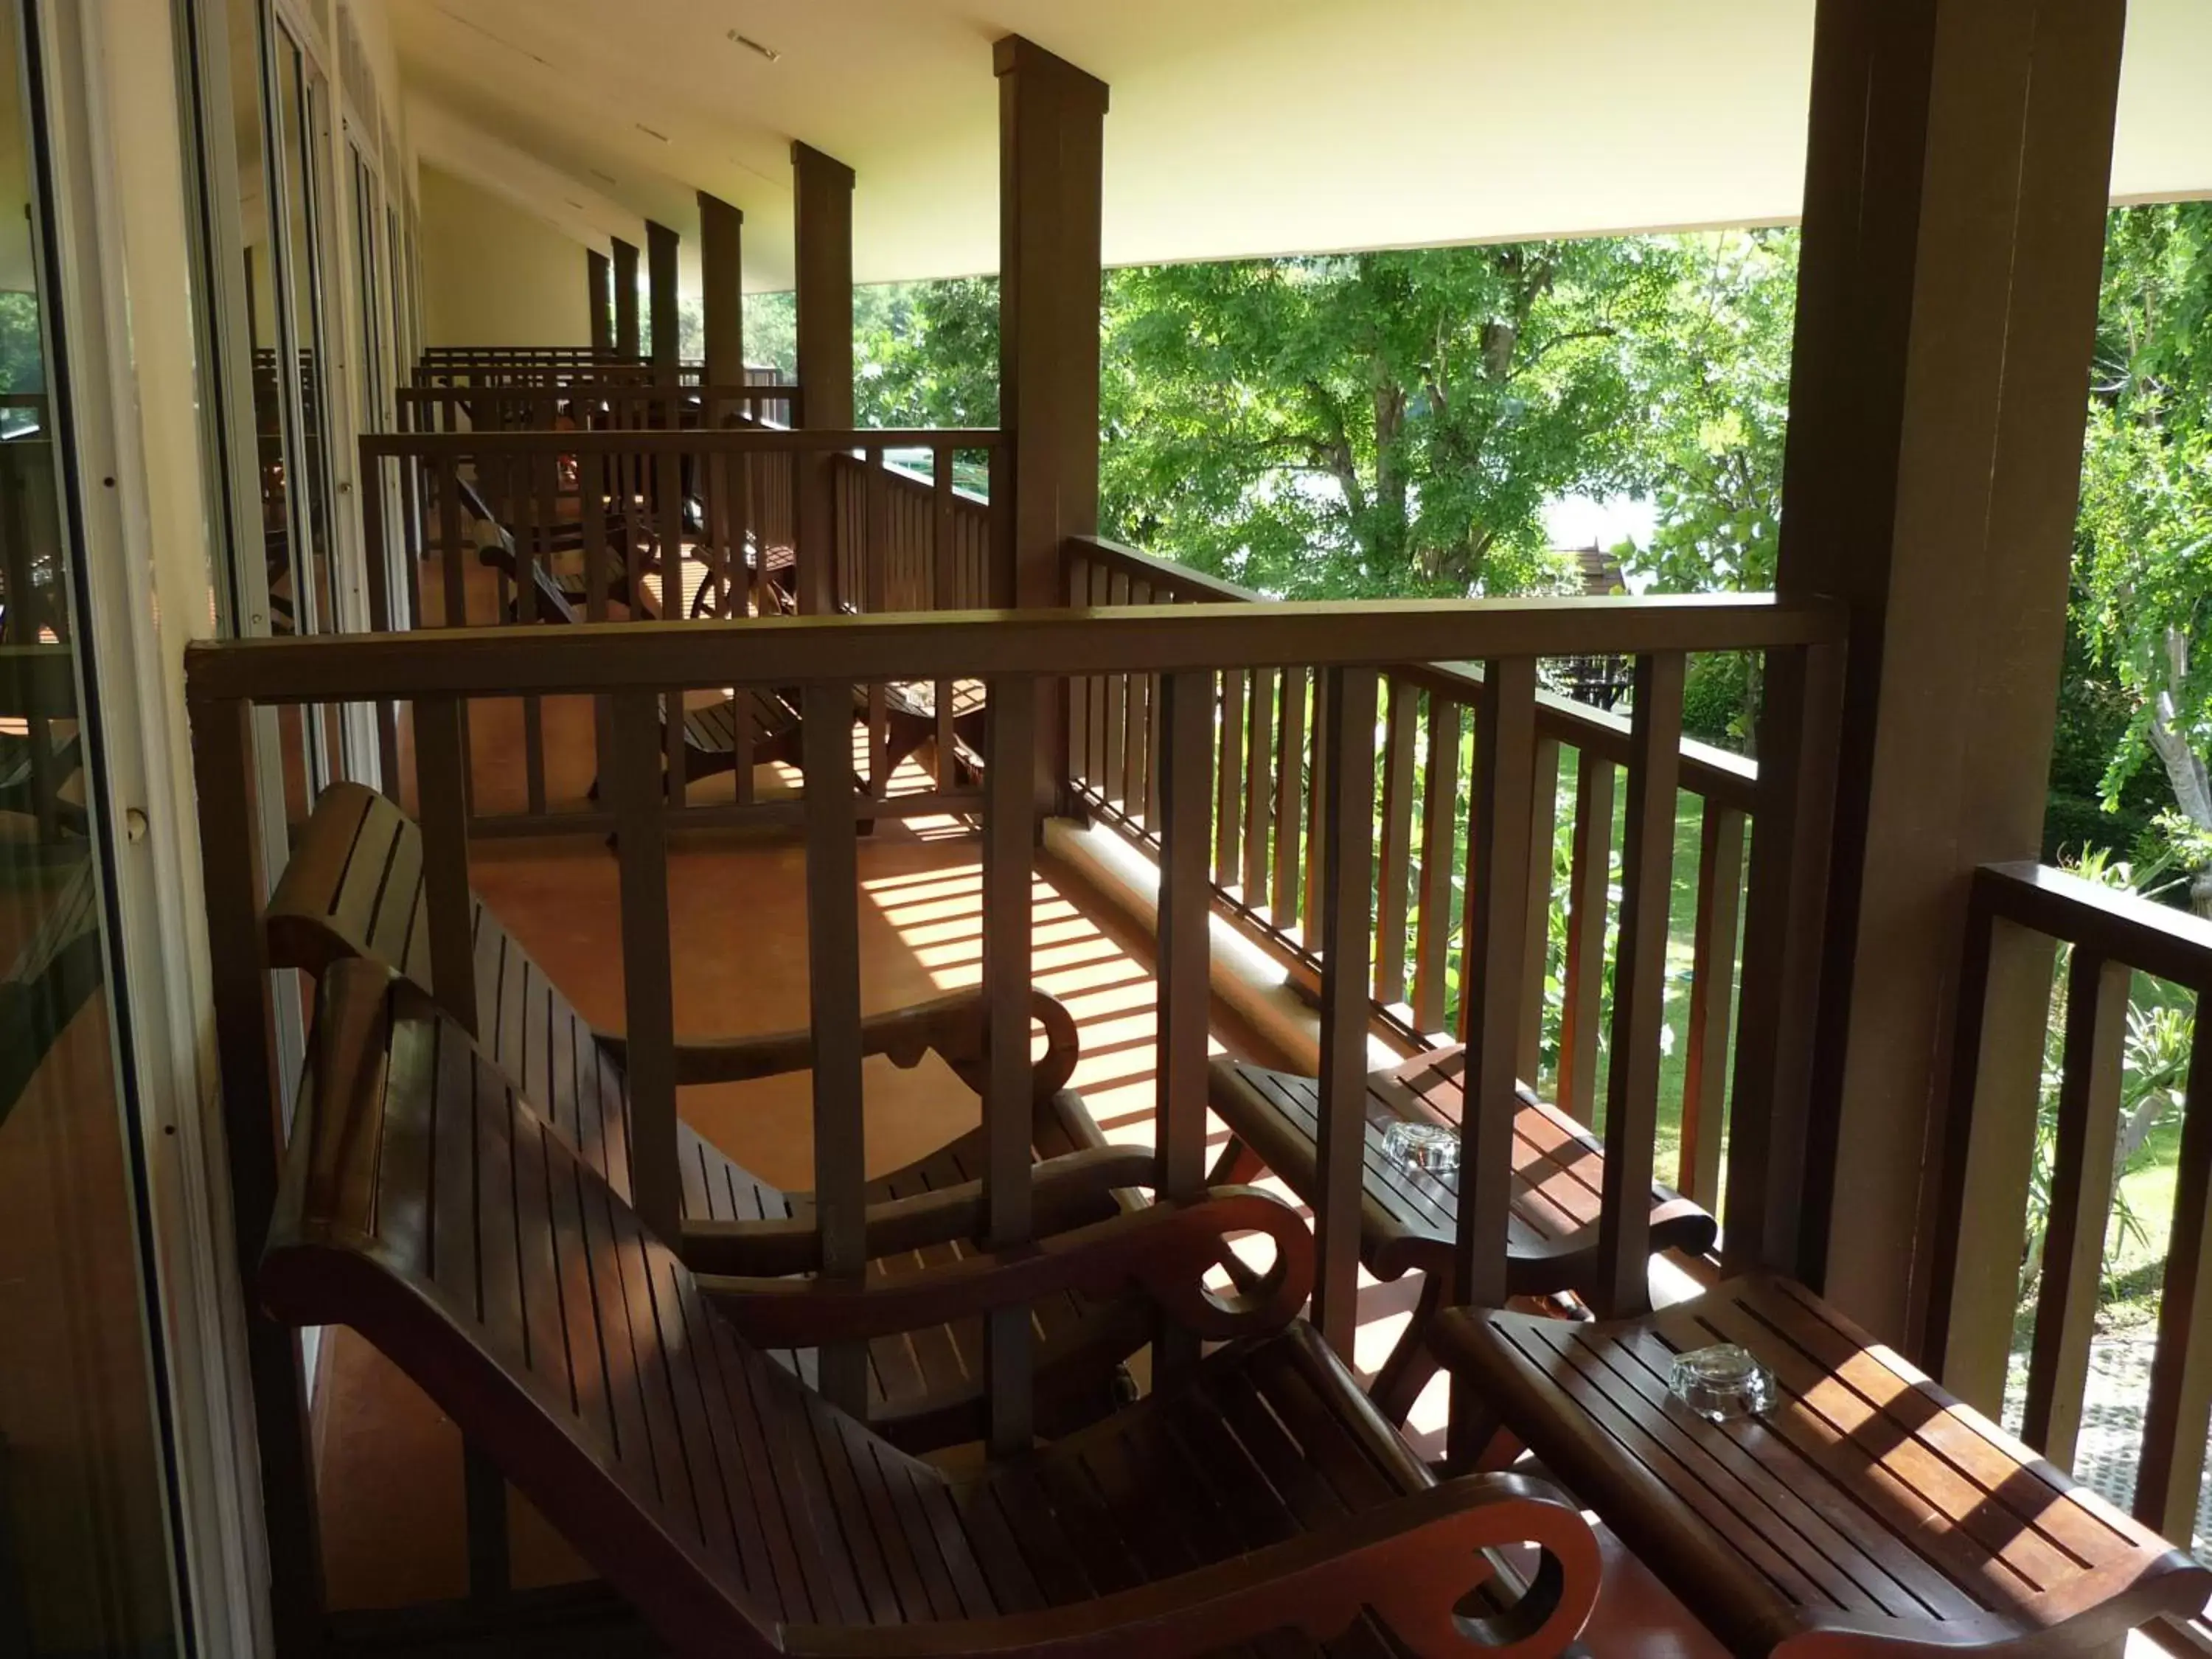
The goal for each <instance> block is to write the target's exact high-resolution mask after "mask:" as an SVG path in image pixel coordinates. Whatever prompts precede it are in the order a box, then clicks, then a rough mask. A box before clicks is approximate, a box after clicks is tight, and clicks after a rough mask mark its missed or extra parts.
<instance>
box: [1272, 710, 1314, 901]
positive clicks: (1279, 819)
mask: <svg viewBox="0 0 2212 1659" xmlns="http://www.w3.org/2000/svg"><path fill="white" fill-rule="evenodd" d="M1281 714H1282V718H1281V721H1280V726H1281V736H1280V737H1279V739H1278V741H1277V746H1276V750H1275V867H1274V888H1273V891H1272V892H1271V893H1270V894H1269V895H1268V897H1267V917H1268V920H1269V921H1273V923H1274V924H1275V926H1276V927H1285V928H1288V927H1296V926H1297V921H1298V870H1299V860H1298V835H1299V831H1300V829H1302V828H1303V822H1302V821H1303V819H1304V816H1305V814H1304V810H1303V809H1304V805H1305V787H1306V671H1305V670H1304V669H1303V668H1285V670H1283V707H1282V711H1281Z"/></svg>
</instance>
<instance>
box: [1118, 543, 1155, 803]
mask: <svg viewBox="0 0 2212 1659" xmlns="http://www.w3.org/2000/svg"><path fill="white" fill-rule="evenodd" d="M1128 602H1129V603H1130V604H1131V605H1150V604H1151V603H1152V584H1151V583H1150V582H1147V581H1143V580H1139V579H1137V578H1135V577H1132V578H1131V579H1130V580H1129V599H1128ZM1125 678H1126V679H1127V690H1126V691H1125V692H1124V694H1123V695H1124V696H1125V698H1126V701H1125V702H1124V703H1123V705H1122V713H1123V714H1124V716H1125V717H1126V720H1127V730H1126V731H1125V732H1124V733H1123V735H1122V738H1121V758H1122V765H1123V767H1124V770H1123V773H1122V775H1121V811H1122V812H1123V814H1124V815H1125V816H1126V817H1127V818H1128V820H1129V822H1130V823H1132V824H1133V825H1135V826H1137V827H1138V828H1139V829H1142V830H1144V831H1146V832H1148V833H1149V832H1152V831H1153V830H1155V829H1157V827H1158V819H1157V818H1156V817H1153V815H1152V810H1151V808H1152V748H1151V745H1150V744H1149V743H1148V742H1147V739H1148V738H1150V737H1151V735H1152V676H1151V675H1149V674H1130V675H1127V676H1126V677H1125Z"/></svg>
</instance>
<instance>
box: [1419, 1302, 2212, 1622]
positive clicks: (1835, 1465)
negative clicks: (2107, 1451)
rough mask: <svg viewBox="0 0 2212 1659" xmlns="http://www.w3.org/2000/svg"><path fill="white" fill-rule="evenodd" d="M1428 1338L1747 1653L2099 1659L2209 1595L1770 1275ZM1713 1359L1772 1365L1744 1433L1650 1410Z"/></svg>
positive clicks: (2100, 1506) (2079, 1490) (1511, 1317)
mask: <svg viewBox="0 0 2212 1659" xmlns="http://www.w3.org/2000/svg"><path fill="white" fill-rule="evenodd" d="M1431 1340H1433V1341H1434V1342H1435V1344H1436V1346H1437V1351H1438V1352H1439V1354H1440V1355H1441V1356H1442V1357H1443V1361H1444V1363H1445V1364H1447V1365H1448V1366H1449V1368H1450V1369H1451V1370H1453V1371H1454V1373H1455V1375H1457V1376H1463V1377H1465V1378H1467V1379H1468V1380H1469V1381H1470V1382H1471V1383H1473V1384H1474V1389H1475V1391H1476V1392H1477V1393H1478V1394H1480V1395H1481V1396H1482V1397H1483V1398H1485V1399H1486V1401H1489V1402H1490V1404H1491V1406H1492V1408H1493V1409H1494V1410H1495V1411H1496V1413H1497V1414H1498V1419H1499V1420H1500V1422H1501V1423H1502V1424H1503V1425H1504V1427H1505V1428H1506V1429H1508V1430H1509V1431H1510V1432H1511V1434H1512V1435H1514V1436H1516V1437H1519V1438H1520V1439H1522V1440H1523V1441H1525V1442H1526V1443H1528V1447H1529V1448H1530V1449H1532V1450H1534V1452H1535V1453H1536V1455H1538V1456H1539V1457H1540V1458H1541V1459H1542V1460H1543V1462H1544V1463H1545V1465H1546V1467H1547V1468H1549V1469H1550V1470H1552V1471H1553V1473H1554V1474H1557V1475H1558V1476H1559V1479H1560V1480H1563V1481H1564V1482H1565V1483H1566V1484H1567V1485H1568V1486H1571V1487H1572V1488H1573V1490H1574V1491H1575V1492H1576V1493H1577V1495H1578V1496H1579V1497H1580V1498H1583V1500H1584V1501H1586V1502H1587V1503H1589V1504H1590V1505H1591V1506H1592V1507H1593V1508H1595V1510H1597V1512H1598V1513H1599V1514H1600V1515H1601V1516H1603V1517H1604V1519H1605V1520H1606V1522H1607V1523H1608V1524H1609V1525H1610V1526H1611V1527H1612V1528H1613V1529H1614V1530H1615V1531H1616V1532H1618V1533H1619V1534H1620V1537H1621V1539H1622V1540H1623V1541H1625V1542H1626V1544H1627V1545H1628V1547H1630V1548H1631V1549H1632V1550H1633V1551H1635V1553H1637V1555H1638V1557H1640V1558H1641V1559H1643V1560H1644V1563H1645V1564H1646V1565H1649V1566H1650V1568H1651V1569H1652V1571H1655V1572H1656V1573H1657V1574H1658V1576H1659V1577H1661V1578H1662V1580H1664V1581H1665V1583H1666V1584H1667V1586H1668V1589H1671V1590H1673V1591H1674V1594H1675V1595H1677V1596H1679V1597H1680V1598H1681V1600H1682V1601H1683V1603H1684V1605H1686V1607H1689V1609H1690V1610H1691V1611H1692V1613H1695V1614H1696V1615H1697V1616H1698V1617H1699V1619H1700V1620H1703V1621H1704V1622H1705V1625H1706V1626H1708V1627H1709V1628H1710V1629H1711V1631H1712V1632H1713V1633H1714V1634H1715V1635H1717V1637H1719V1638H1721V1640H1722V1641H1723V1642H1725V1643H1726V1644H1728V1645H1729V1647H1730V1648H1731V1649H1732V1650H1734V1651H1735V1652H1736V1653H1738V1654H1740V1655H1744V1656H1747V1659H1749V1656H1763V1655H1766V1654H1770V1653H1777V1654H1784V1653H1786V1654H1789V1655H1793V1656H1813V1655H1820V1656H1830V1655H1834V1656H1841V1655H1845V1654H1858V1653H1864V1654H1868V1655H1873V1654H1876V1653H1879V1654H1882V1655H1893V1654H1894V1655H1901V1654H1908V1653H1911V1654H1934V1653H1938V1652H1941V1653H1954V1652H1956V1651H1958V1650H1962V1649H1972V1650H1985V1651H1990V1652H2000V1653H2006V1654H2015V1653H2016V1654H2027V1653H2034V1654H2038V1655H2081V1656H2087V1655H2091V1654H2106V1653H2110V1652H2113V1651H2116V1650H2117V1648H2116V1644H2117V1642H2118V1638H2119V1637H2120V1636H2121V1635H2122V1634H2123V1633H2124V1632H2126V1631H2128V1630H2130V1629H2132V1628H2134V1627H2135V1626H2138V1625H2140V1624H2142V1622H2143V1621H2144V1620H2148V1619H2150V1618H2152V1617H2153V1616H2154V1615H2156V1614H2159V1613H2171V1614H2175V1615H2180V1616H2187V1615H2190V1614H2192V1613H2195V1612H2197V1610H2198V1609H2199V1608H2201V1607H2203V1604H2204V1601H2205V1598H2206V1595H2208V1593H2212V1572H2208V1571H2206V1570H2205V1569H2204V1568H2203V1567H2201V1566H2199V1565H2197V1564H2196V1563H2195V1562H2194V1561H2192V1560H2191V1559H2189V1557H2187V1556H2186V1555H2185V1554H2183V1553H2181V1552H2180V1551H2179V1550H2178V1549H2176V1548H2174V1547H2172V1545H2170V1544H2168V1543H2167V1542H2166V1541H2165V1540H2164V1539H2161V1538H2159V1537H2156V1536H2154V1534H2151V1533H2150V1532H2148V1530H2146V1529H2145V1528H2142V1526H2140V1525H2138V1524H2137V1523H2136V1522H2134V1521H2132V1520H2130V1519H2129V1518H2128V1517H2127V1516H2124V1515H2122V1514H2121V1513H2120V1512H2119V1511H2118V1510H2115V1509H2114V1508H2112V1506H2111V1505H2110V1504H2106V1502H2105V1501H2104V1500H2103V1499H2101V1498H2098V1497H2097V1496H2096V1495H2095V1494H2094V1493H2093V1492H2089V1491H2088V1490H2087V1489H2086V1488H2085V1487H2082V1486H2079V1485H2077V1484H2076V1483H2075V1481H2073V1480H2071V1479H2069V1477H2068V1476H2067V1475H2066V1474H2063V1473H2062V1472H2061V1471H2060V1470H2058V1469H2056V1468H2052V1467H2051V1465H2050V1464H2048V1463H2046V1462H2044V1461H2042V1460H2041V1459H2040V1458H2039V1457H2037V1456H2036V1455H2034V1454H2033V1452H2032V1451H2030V1450H2029V1449H2027V1447H2025V1446H2023V1445H2021V1443H2019V1442H2018V1441H2016V1440H2015V1439H2014V1438H2012V1437H2011V1436H2009V1435H2008V1434H2006V1433H2005V1432H2004V1431H2002V1429H2000V1428H1998V1427H1997V1426H1996V1425H1995V1424H1993V1423H1991V1422H1990V1420H1989V1419H1986V1418H1984V1416H1982V1415H1981V1413H1978V1412H1976V1411H1974V1410H1973V1409H1972V1407H1968V1406H1966V1405H1964V1404H1962V1403H1961V1402H1960V1401H1958V1400H1957V1399H1955V1398H1954V1397H1953V1396H1952V1395H1949V1394H1948V1393H1946V1392H1945V1391H1944V1390H1943V1389H1941V1388H1939V1387H1938V1386H1936V1384H1935V1383H1931V1382H1930V1381H1929V1380H1928V1378H1926V1377H1925V1376H1922V1375H1921V1373H1920V1372H1919V1371H1918V1370H1915V1369H1914V1368H1913V1367H1912V1366H1911V1365H1910V1364H1907V1363H1905V1361H1904V1360H1903V1359H1901V1358H1899V1356H1897V1355H1896V1354H1894V1353H1893V1352H1890V1351H1889V1350H1888V1349H1887V1348H1885V1347H1883V1346H1881V1345H1879V1344H1877V1343H1875V1342H1874V1341H1873V1340H1871V1339H1869V1337H1868V1335H1867V1334H1866V1333H1865V1332H1863V1331H1862V1330H1860V1329H1859V1328H1857V1326H1855V1325H1853V1324H1852V1323H1851V1322H1850V1321H1849V1320H1847V1319H1845V1318H1844V1317H1843V1316H1842V1315H1840V1314H1838V1312H1836V1310H1834V1309H1832V1308H1831V1307H1829V1306H1828V1305H1827V1304H1826V1303H1825V1302H1823V1301H1822V1300H1821V1299H1820V1297H1817V1296H1815V1295H1814V1294H1813V1293H1812V1292H1811V1291H1808V1290H1807V1289H1805V1288H1804V1287H1803V1286H1802V1285H1798V1284H1796V1283H1794V1282H1793V1281H1791V1280H1790V1279H1784V1278H1781V1277H1779V1276H1777V1275H1773V1274H1767V1273H1760V1274H1755V1275H1750V1276H1746V1277H1743V1278H1739V1279H1731V1280H1729V1281H1728V1282H1726V1283H1724V1284H1723V1285H1718V1286H1717V1287H1716V1288H1715V1289H1713V1290H1711V1291H1707V1292H1706V1293H1705V1295H1703V1296H1701V1297H1697V1298H1696V1299H1695V1300H1693V1301H1691V1302H1686V1303H1682V1304H1678V1305H1676V1306H1674V1307H1671V1308H1668V1309H1666V1310H1663V1311H1662V1312H1660V1313H1657V1314H1653V1315H1650V1316H1645V1317H1644V1318H1640V1319H1624V1320H1618V1321H1610V1322H1604V1323H1598V1324H1577V1323H1574V1322H1568V1321H1563V1320H1552V1319H1541V1318H1532V1317H1529V1316H1524V1315H1519V1314H1513V1313H1499V1312H1492V1313H1484V1312H1477V1311H1471V1310H1462V1309H1454V1310H1449V1311H1448V1312H1446V1313H1444V1314H1443V1315H1442V1316H1440V1317H1439V1318H1438V1319H1437V1322H1436V1324H1435V1327H1434V1329H1433V1332H1432V1336H1431ZM1721 1342H1733V1343H1736V1344H1739V1345H1741V1346H1743V1347H1745V1348H1747V1349H1749V1350H1750V1351H1751V1352H1753V1353H1754V1354H1756V1355H1757V1356H1758V1357H1759V1358H1760V1359H1761V1360H1762V1361H1763V1362H1764V1363H1765V1364H1767V1365H1768V1366H1769V1367H1771V1370H1773V1372H1774V1376H1775V1382H1776V1384H1777V1388H1778V1396H1779V1398H1778V1403H1777V1404H1776V1405H1775V1406H1774V1407H1773V1408H1772V1409H1771V1410H1769V1411H1767V1412H1766V1413H1764V1414H1763V1415H1761V1416H1760V1417H1758V1418H1756V1419H1740V1420H1737V1421H1735V1422H1731V1423H1729V1424H1726V1425H1714V1424H1711V1423H1708V1422H1706V1421H1705V1420H1704V1419H1700V1418H1698V1417H1695V1416H1693V1415H1692V1414H1691V1413H1688V1412H1686V1411H1685V1410H1684V1409H1683V1408H1682V1407H1680V1405H1679V1404H1677V1403H1675V1402H1674V1401H1672V1400H1670V1398H1669V1397H1668V1389H1667V1384H1668V1366H1669V1364H1670V1362H1671V1361H1672V1359H1673V1358H1674V1355H1675V1354H1677V1353H1679V1352H1683V1351H1684V1350H1686V1349H1693V1348H1701V1347H1705V1346H1711V1345H1712V1344H1715V1343H1721Z"/></svg>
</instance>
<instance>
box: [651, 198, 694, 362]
mask: <svg viewBox="0 0 2212 1659" xmlns="http://www.w3.org/2000/svg"><path fill="white" fill-rule="evenodd" d="M677 240H678V239H677V235H676V233H675V232H674V231H672V230H671V229H669V228H668V227H667V226H666V225H663V224H656V223H654V222H653V221H652V220H650V219H648V220H647V221H646V222H645V264H646V275H645V282H646V289H647V300H648V301H649V302H650V304H651V307H652V309H651V312H650V313H649V315H650V318H651V320H652V323H653V379H654V380H660V381H664V382H666V383H669V384H671V385H672V384H673V383H674V382H675V380H676V365H677V362H678V359H679V356H680V355H681V354H680V350H679V348H680V347H681V346H682V344H683V335H684V325H683V322H682V320H681V319H679V317H678V314H677V297H676V246H677Z"/></svg>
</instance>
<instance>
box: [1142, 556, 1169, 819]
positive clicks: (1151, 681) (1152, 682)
mask: <svg viewBox="0 0 2212 1659" xmlns="http://www.w3.org/2000/svg"><path fill="white" fill-rule="evenodd" d="M1146 603H1148V604H1151V605H1172V604H1174V603H1175V601H1174V599H1172V598H1171V597H1170V596H1169V595H1167V594H1164V593H1160V592H1152V593H1149V594H1147V595H1146ZM1164 724H1165V714H1164V708H1163V706H1162V702H1161V691H1160V677H1159V676H1158V674H1148V675H1146V677H1145V828H1146V829H1148V830H1149V831H1151V832H1152V835H1154V836H1158V834H1159V832H1160V825H1161V824H1162V823H1164V822H1165V817H1166V815H1165V814H1164V812H1163V811H1162V810H1161V803H1160V755H1161V750H1162V749H1163V748H1164V744H1165V738H1164V735H1163V730H1162V728H1163V726H1164Z"/></svg>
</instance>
